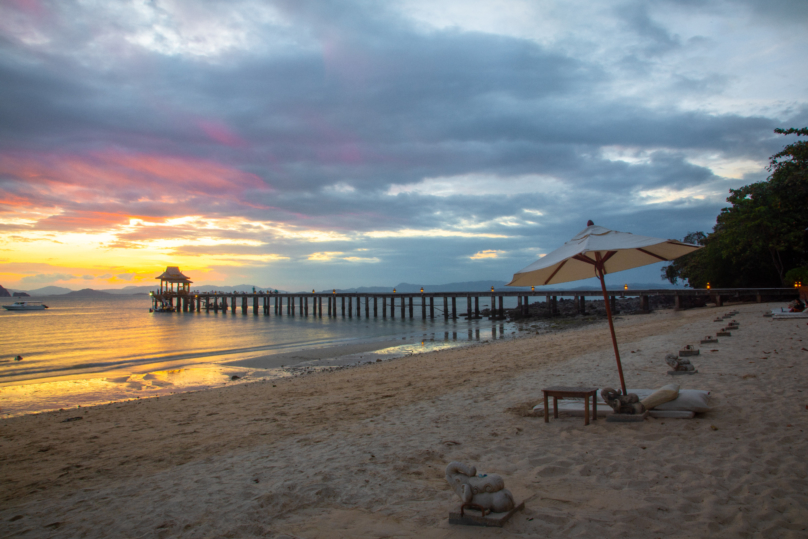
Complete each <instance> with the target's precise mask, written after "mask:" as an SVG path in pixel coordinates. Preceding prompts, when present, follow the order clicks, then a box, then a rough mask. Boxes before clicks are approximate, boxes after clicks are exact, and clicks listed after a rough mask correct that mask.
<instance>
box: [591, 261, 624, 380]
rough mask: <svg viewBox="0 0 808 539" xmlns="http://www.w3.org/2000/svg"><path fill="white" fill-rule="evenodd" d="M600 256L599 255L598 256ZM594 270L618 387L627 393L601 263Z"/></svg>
mask: <svg viewBox="0 0 808 539" xmlns="http://www.w3.org/2000/svg"><path fill="white" fill-rule="evenodd" d="M598 258H600V257H598ZM595 272H596V273H597V276H598V279H600V288H601V290H603V302H604V303H605V304H606V318H608V319H609V331H611V333H612V345H613V346H614V357H615V359H617V373H618V374H619V375H620V388H621V389H622V390H623V395H628V391H626V381H625V380H624V379H623V365H622V364H621V363H620V350H618V349H617V336H616V335H615V334H614V322H612V307H611V305H610V303H609V296H608V294H606V281H604V279H603V265H602V263H600V261H598V264H596V265H595Z"/></svg>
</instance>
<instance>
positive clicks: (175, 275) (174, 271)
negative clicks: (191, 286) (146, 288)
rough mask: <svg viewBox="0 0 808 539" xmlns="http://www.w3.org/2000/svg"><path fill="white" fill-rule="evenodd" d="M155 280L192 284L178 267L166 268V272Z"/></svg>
mask: <svg viewBox="0 0 808 539" xmlns="http://www.w3.org/2000/svg"><path fill="white" fill-rule="evenodd" d="M155 279H160V280H161V281H168V282H170V283H192V282H193V281H192V280H191V279H189V278H188V277H186V276H185V275H183V274H182V272H181V271H180V268H179V267H178V266H168V267H167V268H166V270H165V271H164V272H163V273H162V274H161V275H160V276H159V277H155Z"/></svg>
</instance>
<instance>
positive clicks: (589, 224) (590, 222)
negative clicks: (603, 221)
mask: <svg viewBox="0 0 808 539" xmlns="http://www.w3.org/2000/svg"><path fill="white" fill-rule="evenodd" d="M594 225H595V223H593V222H592V219H590V220H589V221H587V222H586V226H594Z"/></svg>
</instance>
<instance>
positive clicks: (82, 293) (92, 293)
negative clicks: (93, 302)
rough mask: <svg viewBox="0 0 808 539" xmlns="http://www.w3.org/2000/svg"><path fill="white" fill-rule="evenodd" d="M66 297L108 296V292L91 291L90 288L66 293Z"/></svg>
mask: <svg viewBox="0 0 808 539" xmlns="http://www.w3.org/2000/svg"><path fill="white" fill-rule="evenodd" d="M65 295H66V296H82V297H84V296H87V297H92V296H109V295H110V294H109V293H108V292H104V291H103V290H93V289H92V288H84V289H83V290H76V291H75V292H68V293H67V294H65Z"/></svg>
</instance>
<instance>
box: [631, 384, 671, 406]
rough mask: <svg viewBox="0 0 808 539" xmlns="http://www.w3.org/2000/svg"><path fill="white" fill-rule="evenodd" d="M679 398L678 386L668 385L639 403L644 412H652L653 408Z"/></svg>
mask: <svg viewBox="0 0 808 539" xmlns="http://www.w3.org/2000/svg"><path fill="white" fill-rule="evenodd" d="M678 396H679V384H668V385H666V386H662V387H661V388H659V389H657V390H656V391H654V392H653V393H651V394H650V395H648V396H647V397H645V398H644V399H640V402H641V403H642V405H643V406H645V409H646V410H653V409H654V408H656V407H658V406H660V405H662V404H665V403H666V402H670V401H672V400H674V399H676V398H677V397H678Z"/></svg>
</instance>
